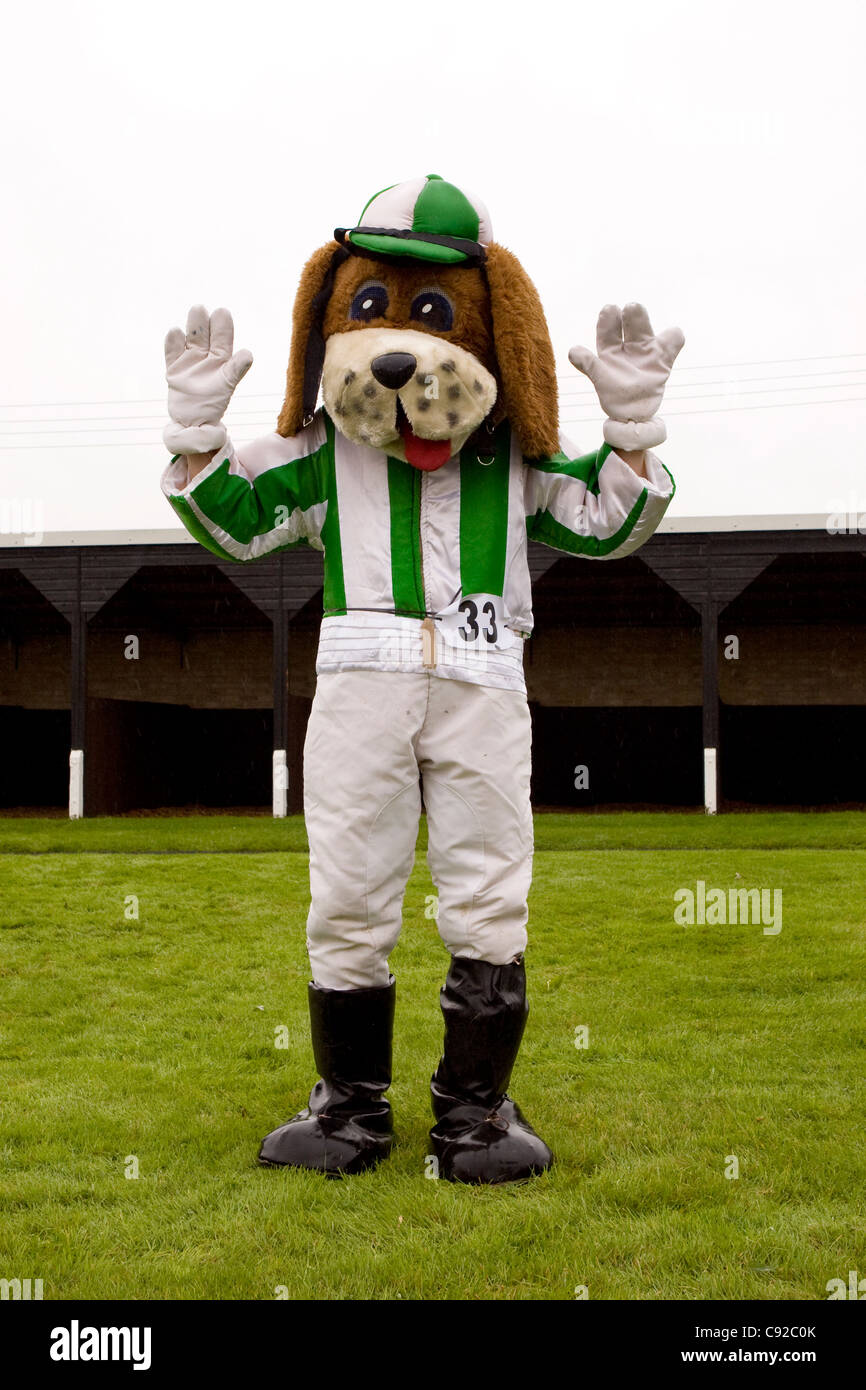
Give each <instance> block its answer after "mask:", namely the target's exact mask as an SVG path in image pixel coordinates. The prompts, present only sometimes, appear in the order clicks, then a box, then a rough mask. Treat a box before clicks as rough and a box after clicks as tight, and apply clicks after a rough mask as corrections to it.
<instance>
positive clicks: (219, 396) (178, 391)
mask: <svg viewBox="0 0 866 1390" xmlns="http://www.w3.org/2000/svg"><path fill="white" fill-rule="evenodd" d="M234 334H235V327H234V324H233V323H232V316H231V314H230V313H229V311H228V309H214V311H213V313H212V314H210V315H208V311H207V309H205V308H203V307H202V305H201V304H195V305H193V307H192V308H191V309H190V311H189V317H188V318H187V321H186V332H185V333H184V331H183V329H182V328H172V329H170V331H169V332H168V334H167V335H166V339H165V379H166V381H167V382H168V413H169V415H170V416H171V423H170V424H168V425H166V427H165V429H164V430H163V435H162V438H163V441H164V443H165V446H166V448H167V449H168V450H169V452H170V453H172V454H207V453H210V452H211V451H212V450H214V449H221V448H222V446H223V445H224V444H225V442H226V438H227V434H226V427H225V425H224V424H223V423H222V418H223V415H224V414H225V412H226V408H227V407H228V403H229V401H230V400H231V398H232V392H233V391H234V389H235V387H236V386H237V384H238V382H239V381H240V379H241V377H242V376H243V375H244V374H245V373H246V372H248V371H249V369H250V367H251V366H252V361H253V355H252V353H251V352H248V351H247V349H246V348H242V349H241V351H240V352H236V353H234V354H232V346H233V343H234Z"/></svg>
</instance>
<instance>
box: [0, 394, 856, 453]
mask: <svg viewBox="0 0 866 1390" xmlns="http://www.w3.org/2000/svg"><path fill="white" fill-rule="evenodd" d="M854 401H866V396H836V397H835V398H834V399H833V400H830V401H777V402H775V403H774V402H772V401H768V402H767V403H766V404H765V405H718V406H712V405H711V406H709V407H708V409H706V410H666V411H665V413H664V418H665V419H666V420H673V419H675V418H676V417H677V416H679V415H733V414H734V413H735V412H737V411H739V410H794V409H795V408H796V407H797V406H803V405H811V406H821V405H849V404H851V403H853V402H854ZM597 421H598V416H597V415H595V416H591V415H586V416H584V417H583V418H582V419H580V420H576V419H574V418H573V417H571V416H569V417H568V423H569V424H570V425H589V424H593V423H596V422H597ZM0 447H10V446H8V445H5V446H0ZM28 447H33V446H28ZM37 447H38V446H37Z"/></svg>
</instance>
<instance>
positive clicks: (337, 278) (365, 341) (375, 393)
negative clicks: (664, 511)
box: [277, 174, 559, 470]
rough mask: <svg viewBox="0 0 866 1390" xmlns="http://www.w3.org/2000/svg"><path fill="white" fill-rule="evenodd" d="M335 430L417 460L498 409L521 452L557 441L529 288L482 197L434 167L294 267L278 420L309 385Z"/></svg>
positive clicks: (425, 465)
mask: <svg viewBox="0 0 866 1390" xmlns="http://www.w3.org/2000/svg"><path fill="white" fill-rule="evenodd" d="M320 386H321V389H322V397H323V400H324V403H325V409H326V410H327V411H328V414H329V415H330V416H331V418H332V420H333V421H334V424H335V425H336V427H337V428H338V429H339V430H340V431H341V432H342V433H343V434H344V435H346V437H347V438H349V439H352V440H354V441H356V442H357V443H360V444H368V445H370V446H371V447H372V448H376V449H381V450H383V451H384V452H385V453H387V454H390V455H392V456H393V457H395V458H401V459H405V460H406V461H407V462H408V463H411V464H413V465H414V467H416V468H421V469H424V470H430V469H434V468H439V467H440V466H441V465H442V464H443V463H446V462H447V460H448V459H449V458H451V457H453V455H454V454H456V453H459V451H460V449H461V448H462V447H463V445H464V444H466V442H467V441H468V440H469V439H470V437H472V436H474V435H477V437H478V442H479V445H480V446H481V447H483V442H484V436H485V433H492V431H493V430H494V429H495V427H496V426H497V424H499V422H500V421H501V420H503V419H505V418H507V419H508V420H509V421H510V422H511V427H512V429H513V430H514V432H515V434H516V436H517V439H518V441H519V443H520V445H521V448H522V450H523V453H524V454H525V455H527V457H529V458H537V457H540V456H542V455H547V454H552V453H554V452H555V451H556V450H557V448H558V447H559V441H558V416H557V398H556V371H555V366H554V358H553V348H552V346H551V342H550V335H549V333H548V330H547V323H546V322H545V318H544V311H543V309H542V307H541V302H540V300H539V298H538V293H537V291H536V289H535V286H534V285H533V283H532V281H531V280H530V279H529V276H528V275H527V274H526V272H525V271H524V269H523V268H522V266H521V265H520V263H519V261H518V260H517V259H516V258H515V257H514V256H513V255H512V254H511V252H510V251H506V249H505V247H503V246H498V245H497V244H496V242H494V241H493V239H492V232H491V227H490V219H489V217H488V214H487V210H486V208H485V207H484V205H483V204H482V203H481V202H479V200H478V199H477V198H474V197H472V196H471V195H470V194H468V193H465V192H461V190H460V189H459V188H455V186H454V185H453V184H450V183H446V182H445V180H444V179H441V178H439V176H438V175H436V174H429V175H428V176H427V177H426V178H419V179H412V180H410V181H409V182H408V183H400V184H395V185H394V186H393V187H391V188H386V189H384V191H383V192H381V193H377V194H376V195H375V197H373V198H371V199H370V201H369V202H368V203H367V205H366V207H365V208H364V210H363V212H362V213H361V218H360V222H359V225H358V226H357V227H351V228H346V227H338V228H337V230H336V231H335V233H334V240H333V241H329V242H328V243H327V244H326V245H325V246H322V247H320V248H319V250H318V251H316V252H315V253H314V254H313V255H312V256H311V258H310V260H309V261H308V262H307V264H306V266H305V267H304V272H303V275H302V276H301V283H300V286H299V289H298V294H297V298H296V300H295V309H294V321H293V332H292V348H291V356H290V359H289V368H288V373H287V384H286V397H285V401H284V403H283V408H282V411H281V413H280V418H279V421H278V424H277V430H278V432H279V433H280V434H282V435H286V436H290V435H293V434H297V433H298V431H299V430H300V429H301V428H302V427H303V425H304V424H305V423H308V422H309V420H310V419H311V417H312V415H313V412H314V410H315V408H316V401H317V398H318V393H319V387H320Z"/></svg>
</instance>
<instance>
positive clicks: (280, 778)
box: [273, 748, 289, 818]
mask: <svg viewBox="0 0 866 1390" xmlns="http://www.w3.org/2000/svg"><path fill="white" fill-rule="evenodd" d="M273 789H274V815H275V816H277V817H280V818H282V817H283V816H285V814H286V806H287V804H288V796H287V793H288V790H289V769H288V767H287V766H286V750H285V748H275V749H274V767H273Z"/></svg>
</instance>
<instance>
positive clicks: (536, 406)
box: [485, 242, 559, 458]
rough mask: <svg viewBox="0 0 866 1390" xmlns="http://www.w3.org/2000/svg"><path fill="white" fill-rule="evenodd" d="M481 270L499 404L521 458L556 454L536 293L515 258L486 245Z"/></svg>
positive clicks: (549, 357)
mask: <svg viewBox="0 0 866 1390" xmlns="http://www.w3.org/2000/svg"><path fill="white" fill-rule="evenodd" d="M486 251H487V259H486V261H485V270H486V273H487V283H488V285H489V287H490V308H491V314H492V318H493V341H494V347H495V350H496V360H497V362H498V364H499V379H500V381H501V383H502V398H501V404H502V405H503V406H504V414H505V415H507V417H508V419H509V420H510V421H511V427H512V429H513V430H514V433H515V434H516V436H517V439H518V442H519V444H520V447H521V449H522V450H523V453H524V454H525V455H526V456H527V458H542V457H544V456H545V455H549V454H555V453H556V451H557V450H558V449H559V407H558V404H557V390H556V363H555V360H554V356H553V344H552V343H551V341H550V333H549V331H548V327H547V320H546V319H545V317H544V310H543V309H542V307H541V300H540V299H539V297H538V291H537V289H536V288H535V286H534V285H533V283H532V281H531V280H530V278H529V276H528V275H527V273H526V271H525V270H524V269H523V266H522V265H521V264H520V262H519V261H518V259H517V257H516V256H513V255H512V254H511V252H510V251H506V249H505V247H504V246H498V245H497V243H496V242H491V243H490V244H489V246H487V247H486Z"/></svg>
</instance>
